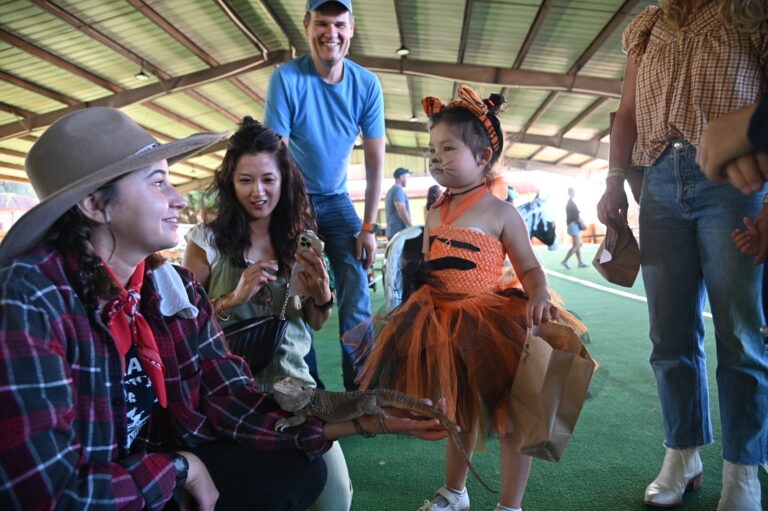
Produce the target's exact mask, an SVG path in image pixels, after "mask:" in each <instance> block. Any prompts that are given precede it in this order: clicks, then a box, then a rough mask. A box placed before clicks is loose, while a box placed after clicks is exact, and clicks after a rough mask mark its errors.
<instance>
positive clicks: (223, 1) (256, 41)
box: [213, 0, 269, 55]
mask: <svg viewBox="0 0 768 511" xmlns="http://www.w3.org/2000/svg"><path fill="white" fill-rule="evenodd" d="M213 1H214V3H215V4H216V5H218V6H219V9H221V10H222V11H224V14H226V15H227V17H228V18H229V19H230V21H232V23H234V24H235V26H236V27H237V28H239V29H240V32H242V33H243V35H244V36H245V37H247V38H248V40H250V41H251V42H252V43H253V45H254V46H256V47H257V48H258V49H259V51H260V52H261V54H262V55H266V54H267V53H269V49H268V48H267V45H266V44H264V41H262V40H261V39H260V38H259V36H257V35H256V34H255V33H254V32H253V30H251V27H249V26H248V24H247V23H246V22H245V21H244V20H243V18H241V17H240V15H239V14H238V13H237V11H236V10H235V8H234V7H233V6H232V4H231V3H230V2H229V0H213Z"/></svg>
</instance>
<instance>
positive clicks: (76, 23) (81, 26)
mask: <svg viewBox="0 0 768 511" xmlns="http://www.w3.org/2000/svg"><path fill="white" fill-rule="evenodd" d="M32 1H33V2H34V3H35V4H37V5H38V6H39V7H40V8H42V9H45V10H46V11H48V12H49V13H51V14H52V15H54V16H56V17H57V18H59V19H60V20H61V21H64V22H65V23H68V24H69V25H71V26H72V27H74V28H75V29H77V30H79V31H80V32H83V33H84V34H86V35H88V36H89V37H91V38H92V39H94V40H95V41H98V42H99V43H101V44H103V45H104V46H106V47H107V48H109V49H110V50H112V51H114V52H115V53H117V54H118V55H121V56H122V57H125V58H126V59H128V60H130V61H131V62H133V63H135V64H136V65H139V66H142V67H143V68H144V70H145V71H148V72H149V73H152V74H153V75H155V76H157V77H158V78H160V79H161V80H167V79H169V78H171V75H170V74H168V73H166V72H165V71H163V70H162V69H160V68H158V67H157V66H155V65H153V64H152V63H151V62H149V61H147V60H145V59H144V58H142V57H141V56H139V55H137V54H136V53H134V52H132V51H131V50H129V49H128V48H126V47H125V46H123V45H122V44H120V43H118V42H117V41H115V40H114V39H112V38H110V37H109V36H107V35H106V34H104V33H102V32H100V31H99V30H97V29H95V28H93V27H92V26H90V25H89V24H88V23H86V22H85V21H83V20H81V19H80V18H78V17H77V16H74V15H73V14H71V13H70V12H69V11H67V10H66V9H64V8H62V7H59V6H58V5H56V4H54V3H53V2H51V1H50V0H32ZM185 93H186V94H188V95H189V96H190V97H192V98H193V99H195V100H196V101H199V102H200V103H202V104H204V105H205V106H207V107H208V108H210V109H212V110H214V111H216V112H218V113H220V114H221V115H223V116H224V117H226V118H227V119H230V120H234V122H238V120H237V117H236V116H234V115H232V114H231V113H230V112H228V111H227V110H226V109H224V108H223V107H221V106H220V105H217V104H216V103H214V102H213V101H212V100H210V99H208V98H207V97H205V96H203V95H202V94H200V93H199V92H197V91H193V90H188V91H185ZM70 104H71V103H70Z"/></svg>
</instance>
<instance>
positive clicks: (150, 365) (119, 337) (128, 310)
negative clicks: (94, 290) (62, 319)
mask: <svg viewBox="0 0 768 511" xmlns="http://www.w3.org/2000/svg"><path fill="white" fill-rule="evenodd" d="M104 269H105V270H107V273H108V274H109V275H110V276H111V277H112V278H113V279H114V280H115V282H116V283H117V285H118V286H119V287H120V289H121V291H120V295H119V296H118V297H117V298H115V299H114V300H112V301H111V302H109V303H107V304H106V305H105V306H104V308H103V310H102V318H103V320H104V322H105V323H106V324H107V326H108V327H109V330H110V332H112V336H113V337H114V338H115V344H116V345H117V350H118V351H119V352H120V356H121V357H122V360H123V364H125V355H126V353H128V350H130V349H131V346H132V345H136V351H137V353H138V355H139V360H140V361H141V365H142V367H143V368H144V371H145V372H146V373H147V376H149V380H150V381H151V382H152V386H153V387H154V389H155V394H157V400H158V402H159V403H160V406H162V407H163V408H165V407H166V406H167V404H168V399H167V397H166V393H165V380H164V375H165V366H164V365H163V362H162V360H161V359H160V353H159V352H158V351H157V342H156V341H155V335H154V334H153V333H152V329H151V328H150V327H149V323H147V320H146V319H145V318H144V316H142V315H141V312H139V302H140V300H141V285H142V284H143V283H144V261H141V263H139V265H138V266H137V267H136V270H135V271H134V272H133V275H131V278H130V280H129V281H128V288H127V289H126V288H124V287H123V286H122V284H121V283H120V281H119V280H118V279H117V277H115V274H114V273H112V270H111V269H110V268H109V266H107V265H106V264H104Z"/></svg>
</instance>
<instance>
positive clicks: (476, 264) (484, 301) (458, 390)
mask: <svg viewBox="0 0 768 511" xmlns="http://www.w3.org/2000/svg"><path fill="white" fill-rule="evenodd" d="M503 101H504V98H503V97H501V96H500V95H498V94H494V95H492V96H491V97H490V98H489V99H486V100H482V99H481V98H480V97H479V96H478V95H477V94H476V93H475V92H474V91H473V90H472V89H470V88H469V87H466V86H462V87H460V88H459V99H457V100H456V101H453V102H452V103H450V104H448V105H443V104H442V102H441V101H440V100H439V99H437V98H433V97H428V98H424V99H423V100H422V103H423V105H424V111H425V112H426V113H427V115H429V117H430V123H431V125H430V130H429V136H430V141H429V152H430V160H429V170H430V173H431V174H432V176H433V177H434V178H435V180H436V181H437V182H438V183H440V185H442V186H444V187H445V188H446V192H445V193H444V194H443V196H442V197H441V199H440V200H439V201H438V202H437V203H436V204H435V205H433V206H432V208H431V209H430V211H429V212H428V214H427V220H426V225H425V236H424V249H423V252H424V256H425V259H426V264H427V268H428V269H429V272H430V277H429V278H428V279H427V281H428V282H427V283H426V284H425V285H423V286H422V287H420V288H419V289H418V290H417V291H416V292H414V294H413V295H411V297H410V298H409V299H408V301H407V302H405V303H404V304H403V305H401V306H400V307H399V308H398V309H397V310H396V311H395V312H394V313H392V314H391V315H390V317H389V318H387V322H386V325H385V326H384V328H383V329H382V331H381V332H380V334H379V336H378V337H377V339H376V346H375V348H374V349H373V352H372V353H371V354H370V356H369V358H368V360H367V362H366V365H365V368H364V370H363V373H362V381H363V384H364V386H365V387H374V386H377V387H388V388H396V389H398V390H401V391H404V392H406V393H408V394H410V395H413V396H417V397H426V396H429V397H437V396H441V397H444V398H446V400H447V413H448V415H449V417H451V418H452V419H453V420H457V422H458V423H459V425H460V426H461V428H462V431H463V433H462V435H461V436H462V441H463V443H464V446H465V447H466V450H467V452H468V453H469V454H470V456H471V453H472V452H473V451H474V449H475V445H476V441H477V438H478V431H481V432H483V433H487V432H493V431H495V432H497V433H498V434H499V437H500V443H501V475H502V480H503V482H502V485H503V488H502V492H501V498H500V502H499V504H498V505H497V507H496V509H497V510H501V511H504V510H519V508H520V503H521V501H522V498H523V492H524V490H525V486H526V483H527V480H528V474H529V472H530V467H531V458H530V457H529V456H524V455H522V454H520V453H519V452H518V449H519V445H518V440H517V439H516V437H515V433H514V431H512V428H511V425H510V423H509V417H510V410H509V409H510V396H509V394H510V390H511V388H512V380H513V378H514V374H515V370H516V368H517V364H518V361H519V359H520V353H521V350H522V346H523V343H524V341H525V338H526V334H527V331H528V329H529V328H535V327H536V326H538V325H540V324H543V323H547V322H549V321H552V320H556V319H558V316H559V315H560V314H561V311H560V309H558V308H557V307H555V305H553V303H552V302H551V297H550V295H549V293H548V291H547V279H546V277H545V275H544V271H543V270H542V268H541V266H540V264H539V262H538V260H537V259H536V256H535V255H534V253H533V250H532V248H531V244H530V241H529V239H528V229H527V227H526V225H525V222H524V221H523V219H522V217H521V216H520V214H519V213H518V212H517V210H516V209H515V208H514V207H513V206H512V205H510V204H508V203H507V202H505V201H502V200H500V199H498V198H496V197H495V196H493V195H492V194H491V193H490V190H489V188H488V184H490V183H491V181H492V179H493V175H492V174H493V168H494V164H495V163H496V161H497V160H498V159H499V157H500V156H501V154H502V146H503V142H502V141H503V134H502V132H501V127H500V125H499V119H498V117H497V114H498V111H499V107H500V106H501V104H502V103H503ZM505 256H509V259H510V261H511V262H512V266H513V267H514V270H515V274H516V275H517V277H518V279H519V282H520V283H521V284H522V288H523V290H524V293H523V292H522V291H521V290H520V289H516V288H513V287H509V288H507V289H504V288H503V286H502V270H503V267H504V261H505ZM560 328H562V329H563V330H568V331H569V333H571V334H572V333H573V332H572V331H571V330H570V329H568V328H567V327H560ZM540 335H541V334H540ZM445 470H446V477H445V485H444V486H443V487H442V488H440V489H439V490H438V491H437V494H436V496H435V498H434V499H432V500H431V501H429V502H426V503H425V504H424V506H422V507H421V508H419V511H434V510H440V509H446V510H452V511H460V510H466V509H469V496H468V494H467V490H466V489H465V483H466V478H467V465H466V464H465V462H464V461H463V458H462V456H461V454H460V452H459V451H458V450H457V449H456V448H455V447H454V445H453V444H452V443H451V442H448V443H447V444H446V461H445Z"/></svg>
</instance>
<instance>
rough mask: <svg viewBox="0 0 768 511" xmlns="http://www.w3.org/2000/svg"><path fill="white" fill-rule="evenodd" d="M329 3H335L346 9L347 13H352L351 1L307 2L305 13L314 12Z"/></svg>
mask: <svg viewBox="0 0 768 511" xmlns="http://www.w3.org/2000/svg"><path fill="white" fill-rule="evenodd" d="M329 2H336V3H337V4H341V5H343V6H344V7H346V8H347V10H348V11H349V12H352V0H307V10H306V12H312V11H316V10H317V9H318V7H320V6H321V5H323V4H327V3H329Z"/></svg>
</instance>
